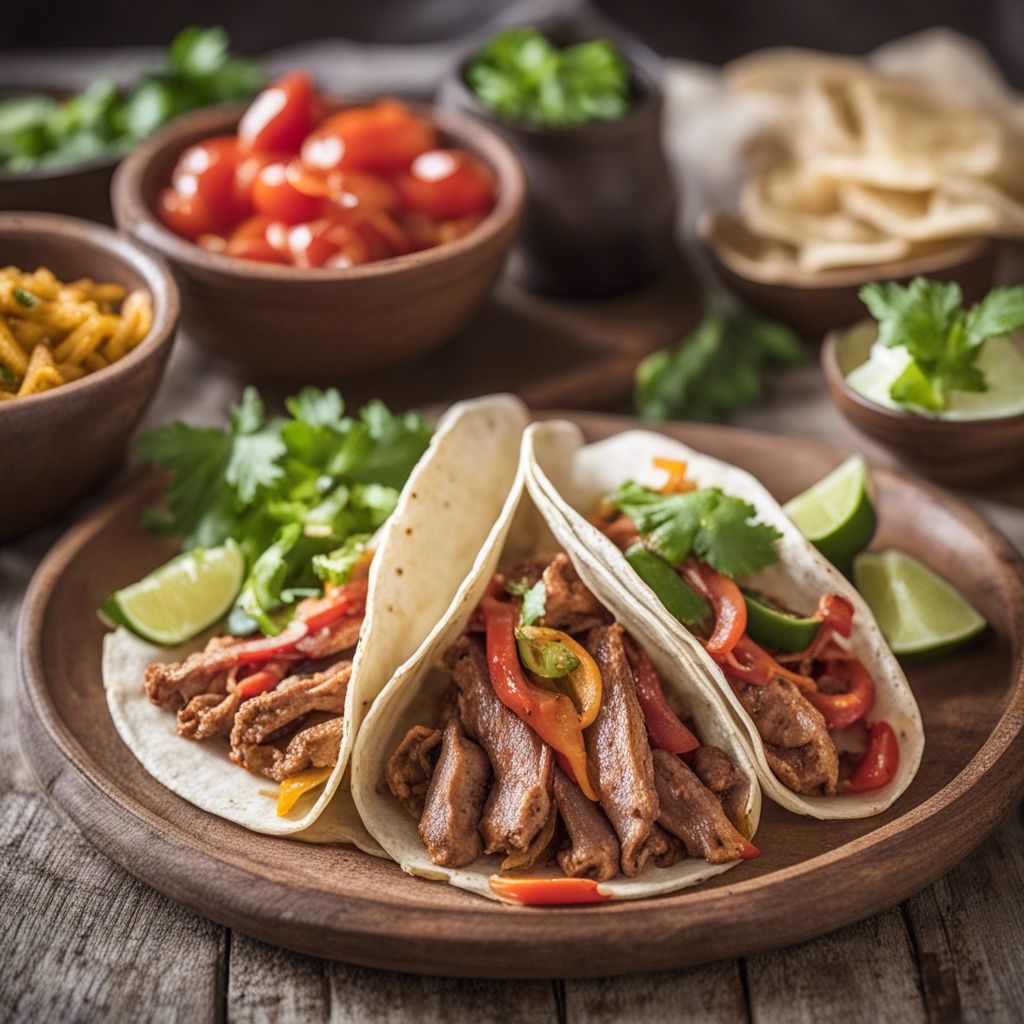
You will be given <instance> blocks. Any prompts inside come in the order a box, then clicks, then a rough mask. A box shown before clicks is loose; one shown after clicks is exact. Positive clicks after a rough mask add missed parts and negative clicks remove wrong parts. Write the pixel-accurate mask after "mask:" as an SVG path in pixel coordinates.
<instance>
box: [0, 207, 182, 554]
mask: <svg viewBox="0 0 1024 1024" xmlns="http://www.w3.org/2000/svg"><path fill="white" fill-rule="evenodd" d="M0 252H2V254H3V257H2V259H3V263H4V264H9V263H10V264H15V265H16V266H19V267H22V268H25V269H31V270H34V269H35V268H36V267H39V266H45V267H49V268H50V269H51V270H52V271H53V272H54V273H55V274H56V275H57V276H58V277H59V278H61V279H62V280H65V281H68V280H73V279H74V278H76V277H84V276H88V277H92V278H95V279H96V280H97V281H113V282H116V283H117V284H123V285H124V286H125V287H126V288H130V289H134V288H145V289H146V290H147V291H148V292H149V294H150V296H151V297H152V300H153V326H152V328H151V329H150V332H149V334H148V335H147V336H146V338H145V339H144V340H143V341H141V342H140V343H139V345H138V346H137V347H136V348H135V349H133V350H132V351H131V352H129V353H128V355H126V356H125V357H124V358H123V359H120V360H118V361H117V362H116V363H113V364H112V365H111V366H109V367H107V368H106V369H104V370H99V371H97V372H96V373H90V374H88V375H87V376H85V377H83V378H82V379H81V380H77V381H73V382H72V383H70V384H63V385H61V386H60V387H57V388H54V389H52V390H50V391H45V392H43V393H42V394H39V395H30V396H28V397H25V398H15V399H13V400H10V401H6V402H3V403H0V480H2V481H3V485H2V493H3V496H4V497H3V500H2V501H0V540H4V539H6V538H8V537H12V536H14V535H15V534H18V533H21V532H23V531H25V530H28V529H30V528H32V527H35V526H39V525H41V524H42V523H44V522H46V521H47V520H48V519H50V518H51V517H52V516H54V515H56V514H57V513H58V512H59V511H61V510H62V509H64V508H66V507H67V506H68V505H70V504H71V503H72V502H73V501H75V499H77V498H79V497H81V496H82V495H83V494H85V493H87V492H88V491H90V490H92V489H93V488H94V487H96V485H97V484H99V483H100V481H102V480H103V479H104V478H105V477H107V476H109V475H110V474H111V473H112V472H113V471H114V470H115V469H116V468H117V467H118V465H120V463H121V461H122V459H123V458H124V454H125V451H126V449H127V447H128V441H129V439H130V437H131V434H132V431H133V430H134V429H135V426H136V424H137V423H138V422H139V420H140V419H141V417H142V414H143V412H145V410H146V407H147V406H148V405H149V401H150V399H151V398H152V396H153V393H154V392H155V391H156V388H157V385H158V384H159V382H160V378H161V375H162V374H163V371H164V367H165V365H166V363H167V357H168V355H169V354H170V351H171V346H172V344H173V342H174V334H175V330H176V328H177V324H178V310H179V302H178V289H177V287H176V286H175V284H174V278H173V277H171V274H170V271H169V270H168V269H167V266H166V265H165V264H164V262H163V261H162V260H160V259H157V258H154V257H153V256H150V255H149V254H148V253H146V252H143V251H142V249H141V248H140V247H139V246H138V245H136V244H135V243H134V242H132V241H131V240H130V239H128V238H125V237H124V236H122V235H118V234H116V233H115V232H114V231H112V230H111V229H110V228H106V227H102V226H101V225H98V224H91V223H89V222H88V221H83V220H76V219H74V218H72V217H61V216H58V215H56V214H43V213H3V214H0Z"/></svg>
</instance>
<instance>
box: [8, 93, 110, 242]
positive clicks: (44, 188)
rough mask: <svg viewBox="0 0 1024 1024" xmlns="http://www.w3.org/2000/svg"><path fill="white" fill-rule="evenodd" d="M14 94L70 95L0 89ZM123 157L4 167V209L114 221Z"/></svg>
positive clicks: (60, 97) (63, 97) (61, 96)
mask: <svg viewBox="0 0 1024 1024" xmlns="http://www.w3.org/2000/svg"><path fill="white" fill-rule="evenodd" d="M12 93H19V94H20V93H41V94H47V95H53V96H56V97H57V98H59V99H65V98H67V94H66V93H62V92H60V91H57V90H54V89H52V88H50V87H49V86H43V87H41V88H39V89H31V88H26V87H24V86H20V85H19V86H17V87H15V88H4V89H0V94H4V95H10V94H12ZM120 159H121V157H120V156H119V155H118V156H111V155H106V156H99V157H95V158H94V159H92V160H84V161H80V162H78V163H73V164H67V165H64V166H57V167H40V168H38V169H37V170H33V171H17V172H12V171H2V170H0V210H3V211H5V212H11V211H14V210H36V211H39V212H42V213H64V214H69V215H70V216H73V217H85V218H86V219H87V220H95V221H99V222H101V223H103V224H113V223H114V215H113V212H112V211H111V209H110V180H111V178H113V176H114V169H115V168H116V167H117V164H118V161H119V160H120ZM8 262H9V261H8Z"/></svg>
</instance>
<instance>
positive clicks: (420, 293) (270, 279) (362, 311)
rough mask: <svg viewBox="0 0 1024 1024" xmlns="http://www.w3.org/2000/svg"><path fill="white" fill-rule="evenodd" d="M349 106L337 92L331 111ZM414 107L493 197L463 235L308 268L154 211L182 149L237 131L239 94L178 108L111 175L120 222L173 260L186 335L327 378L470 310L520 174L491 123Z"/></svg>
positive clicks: (508, 222)
mask: <svg viewBox="0 0 1024 1024" xmlns="http://www.w3.org/2000/svg"><path fill="white" fill-rule="evenodd" d="M346 105H349V104H345V103H343V102H341V101H337V100H333V101H329V106H330V109H332V110H333V109H340V108H342V107H344V106H346ZM410 106H412V108H413V109H414V110H415V111H416V112H417V113H419V114H421V115H422V116H424V117H426V118H427V119H428V120H430V121H431V122H433V124H434V125H435V126H436V127H437V129H438V131H439V132H440V134H441V137H442V139H443V140H444V141H445V143H446V144H448V145H451V146H456V147H459V148H461V149H465V150H468V151H469V152H471V153H474V154H475V155H476V156H478V157H480V158H481V159H482V160H483V161H484V162H485V163H486V164H488V165H489V166H490V168H491V169H492V170H493V172H494V174H495V177H496V179H497V187H498V199H497V203H496V205H495V207H494V209H493V210H492V211H491V213H490V214H489V215H488V216H487V218H486V219H485V220H484V221H483V222H482V223H481V224H479V225H478V226H477V227H476V228H474V229H473V230H472V231H470V232H469V233H468V234H467V235H464V236H463V237H462V238H459V239H456V240H455V241H453V242H447V243H445V244H443V245H439V246H436V247H435V248H433V249H426V250H424V251H422V252H415V253H410V254H409V255H407V256H396V257H393V258H392V259H387V260H379V261H377V262H375V263H364V264H362V265H360V266H356V267H346V268H336V269H328V268H312V269H303V268H298V267H290V266H279V265H272V264H267V263H257V262H254V261H252V260H242V259H236V258H234V257H231V256H226V255H223V254H220V253H211V252H207V251H206V250H204V249H201V248H199V246H197V245H193V244H192V243H191V242H189V241H186V240H185V239H184V238H180V237H179V236H178V235H176V234H174V233H173V232H171V231H169V230H168V229H167V228H165V227H164V226H163V224H161V223H160V221H159V220H158V219H157V217H156V216H155V214H154V213H153V210H154V208H155V205H156V199H157V195H158V193H159V191H160V190H161V189H162V188H164V187H165V186H166V185H167V184H168V183H169V182H170V177H171V171H172V169H173V167H174V164H175V162H176V161H177V159H178V156H179V155H180V154H181V152H182V150H184V149H185V148H186V147H188V146H190V145H192V144H193V143H195V142H198V141H200V140H201V139H206V138H209V137H210V136H213V135H224V134H227V133H231V132H234V131H235V129H236V128H237V125H238V120H239V117H240V116H241V114H242V111H243V110H244V109H245V108H244V106H243V105H241V104H239V105H232V106H230V107H219V108H214V109H209V110H201V111H198V112H196V113H194V114H189V115H187V116H184V117H182V118H179V119H178V120H176V121H175V122H174V123H173V124H171V125H169V126H167V127H166V128H163V129H161V130H160V131H159V132H157V133H156V134H154V135H153V136H152V137H151V138H149V139H148V140H147V141H145V142H144V143H142V144H141V145H140V146H139V147H138V148H137V149H136V150H135V151H134V152H133V153H131V154H130V155H129V156H128V157H127V158H126V159H125V161H124V162H123V163H122V164H121V166H120V167H119V168H118V170H117V173H116V174H115V176H114V184H113V192H112V196H113V204H114V217H115V219H116V221H117V225H118V227H119V228H121V230H123V231H125V232H127V233H128V234H130V235H131V236H132V237H133V238H135V239H136V240H137V241H139V242H141V243H142V244H143V245H144V246H146V247H147V248H148V249H151V250H153V251H155V252H158V253H160V254H161V255H163V256H164V257H166V258H167V260H168V262H169V263H170V264H171V267H172V269H173V270H174V273H175V276H176V277H177V279H178V284H179V285H180V287H181V293H182V308H183V316H182V327H183V328H184V331H185V333H186V334H187V335H188V336H189V337H190V338H192V339H193V340H194V341H196V342H197V343H198V344H200V345H202V346H203V347H204V348H208V349H210V350H212V351H214V352H216V353H218V354H219V355H220V356H222V357H224V358H225V359H227V360H229V361H230V362H232V363H234V364H236V365H237V366H239V367H241V368H243V369H244V370H247V371H249V372H251V373H254V374H256V375H258V376H272V377H274V378H278V379H279V378H282V377H284V378H290V379H292V380H304V381H310V382H314V383H326V382H327V381H329V380H335V379H337V378H340V377H344V376H346V375H349V374H354V373H357V372H360V371H364V370H371V369H376V368H379V367H382V366H393V365H394V364H396V363H399V362H402V361H405V360H409V359H411V358H412V357H413V356H416V355H419V354H421V353H424V352H428V351H430V350H432V349H434V348H437V347H438V346H439V345H440V344H441V343H442V342H443V341H445V340H446V339H447V338H449V337H450V336H451V335H452V334H454V333H455V332H456V331H457V330H458V329H459V328H460V327H462V326H463V325H464V324H465V323H466V321H468V320H469V319H470V317H471V316H472V315H473V313H474V312H475V311H476V310H477V308H478V307H479V306H480V304H481V303H482V302H483V300H484V298H485V297H486V295H487V293H488V291H489V290H490V288H491V286H492V285H493V283H494V281H495V279H496V278H497V276H498V273H499V272H500V270H501V267H502V264H503V263H504V261H505V257H506V254H507V252H508V249H509V246H510V245H511V243H512V239H513V237H514V235H515V233H516V228H517V226H518V223H519V216H520V210H521V208H522V203H523V191H524V185H523V173H522V170H521V168H520V166H519V162H518V160H517V159H516V157H515V155H514V154H513V153H512V151H511V150H510V149H509V148H508V146H506V145H505V143H504V142H502V140H501V139H500V138H498V136H496V135H495V134H494V133H493V132H491V131H489V130H488V129H487V128H486V127H485V126H483V125H480V124H477V123H476V122H475V121H473V120H472V119H471V118H469V117H467V116H466V115H464V114H459V113H458V112H456V111H448V110H440V109H438V108H435V107H431V106H425V105H418V104H410Z"/></svg>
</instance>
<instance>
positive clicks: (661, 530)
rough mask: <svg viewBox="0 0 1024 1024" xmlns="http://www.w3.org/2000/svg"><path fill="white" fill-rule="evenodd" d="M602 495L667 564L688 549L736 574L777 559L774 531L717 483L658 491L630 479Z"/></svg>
mask: <svg viewBox="0 0 1024 1024" xmlns="http://www.w3.org/2000/svg"><path fill="white" fill-rule="evenodd" d="M605 500H606V501H608V502H609V503H610V504H612V505H614V506H615V507H616V508H617V509H618V510H619V511H620V512H623V513H625V514H626V515H628V516H629V517H630V518H631V519H632V520H633V522H634V523H635V524H636V528H637V532H638V533H639V534H640V535H641V536H642V537H643V538H644V541H645V544H646V546H647V547H649V548H650V549H651V550H652V551H654V552H655V553H656V554H658V555H660V556H661V557H662V558H663V559H665V561H666V562H668V563H669V564H670V565H679V564H680V563H681V562H683V561H685V559H686V558H687V557H688V556H690V555H691V554H693V555H696V556H697V557H698V558H702V559H703V560H704V561H706V562H707V563H708V564H709V565H710V566H711V567H712V568H713V569H716V570H717V571H718V572H720V573H723V574H725V575H726V576H732V577H734V578H739V577H742V576H748V575H749V574H750V573H753V572H756V571H757V570H758V569H763V568H764V567H765V566H766V565H771V564H772V563H773V562H776V561H778V557H779V556H778V554H777V553H776V551H775V541H776V540H778V538H779V537H781V536H782V535H781V534H780V533H779V531H778V530H776V529H775V527H774V526H769V525H768V524H767V523H759V522H756V521H755V520H756V516H757V512H756V510H755V509H754V507H753V506H752V505H750V504H748V503H747V502H745V501H742V500H741V499H739V498H734V497H731V496H730V495H727V494H725V493H723V492H722V491H721V490H719V489H718V488H717V487H703V488H700V489H699V490H696V491H686V492H684V493H682V494H662V493H661V492H660V491H653V490H650V489H649V488H646V487H641V486H640V484H638V483H636V482H635V481H632V480H631V481H628V482H626V483H624V484H623V485H622V486H621V487H620V488H619V489H618V491H616V492H615V493H614V494H611V495H609V496H608V497H607V498H606V499H605Z"/></svg>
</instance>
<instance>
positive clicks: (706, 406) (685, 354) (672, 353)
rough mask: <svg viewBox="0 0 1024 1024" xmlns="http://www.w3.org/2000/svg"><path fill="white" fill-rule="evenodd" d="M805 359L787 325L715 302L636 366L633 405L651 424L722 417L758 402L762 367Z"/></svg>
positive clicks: (763, 374)
mask: <svg viewBox="0 0 1024 1024" xmlns="http://www.w3.org/2000/svg"><path fill="white" fill-rule="evenodd" d="M805 358H806V353H805V350H804V348H803V346H802V345H801V344H800V339H799V338H797V336H796V335H795V334H794V333H793V332H792V331H791V330H790V329H789V328H788V327H784V326H783V325H782V324H778V323H775V322H774V321H772V320H767V319H765V318H764V317H760V316H756V315H755V314H753V313H750V312H747V311H744V310H739V309H735V308H730V307H728V306H726V305H725V304H723V303H716V304H714V305H712V307H711V308H710V309H709V310H708V312H707V313H706V314H705V316H704V318H703V319H702V320H701V322H700V324H699V325H698V326H697V327H696V329H695V330H694V331H693V332H692V333H691V334H690V335H688V336H687V337H685V338H683V340H682V341H681V342H680V343H679V344H678V345H677V346H676V347H675V348H674V349H669V348H666V349H661V350H660V351H658V352H653V353H652V354H651V355H649V356H647V358H646V359H644V360H643V362H641V363H640V365H639V366H638V367H637V371H636V381H635V384H634V404H635V405H636V410H637V412H638V413H640V415H641V416H644V417H646V418H647V419H652V420H719V419H724V418H726V417H728V416H730V415H731V414H732V413H734V412H737V411H738V410H740V409H744V408H746V407H747V406H750V405H754V404H755V403H757V402H759V401H760V400H761V398H762V396H763V394H764V388H765V384H764V377H765V370H766V368H767V367H769V366H772V365H775V366H791V365H794V364H796V363H799V362H801V361H803V360H804V359H805Z"/></svg>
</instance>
